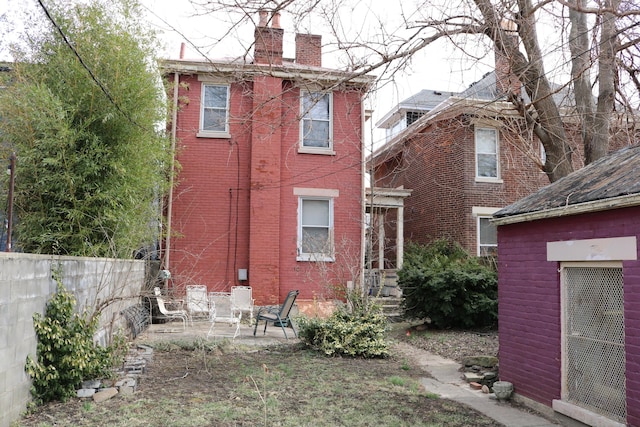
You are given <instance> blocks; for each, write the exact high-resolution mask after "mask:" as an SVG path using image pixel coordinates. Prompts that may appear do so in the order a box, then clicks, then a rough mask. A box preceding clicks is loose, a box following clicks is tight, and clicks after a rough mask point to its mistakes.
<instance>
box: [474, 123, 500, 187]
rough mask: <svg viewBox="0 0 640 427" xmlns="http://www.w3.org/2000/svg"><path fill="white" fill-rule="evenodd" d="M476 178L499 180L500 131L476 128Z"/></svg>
mask: <svg viewBox="0 0 640 427" xmlns="http://www.w3.org/2000/svg"><path fill="white" fill-rule="evenodd" d="M475 140H476V178H494V179H498V178H499V170H498V131H497V130H496V129H490V128H480V127H476V128H475Z"/></svg>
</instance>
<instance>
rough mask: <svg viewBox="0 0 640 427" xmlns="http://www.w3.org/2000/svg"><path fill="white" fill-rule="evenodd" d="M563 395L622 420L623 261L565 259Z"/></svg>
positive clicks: (623, 389) (612, 417) (572, 401)
mask: <svg viewBox="0 0 640 427" xmlns="http://www.w3.org/2000/svg"><path fill="white" fill-rule="evenodd" d="M562 280H563V304H562V305H563V319H564V320H563V323H564V324H563V354H562V356H563V395H562V400H564V401H567V402H569V403H572V404H575V405H577V406H580V407H582V408H585V409H587V410H590V411H592V412H596V413H598V414H600V415H603V416H605V417H607V418H610V419H612V420H615V421H618V422H622V423H624V422H625V420H626V412H627V410H626V391H625V379H624V373H625V348H624V317H623V313H624V311H623V292H622V291H623V280H622V266H621V265H615V264H607V265H601V266H598V265H597V264H590V263H582V264H577V265H576V263H564V264H563V266H562Z"/></svg>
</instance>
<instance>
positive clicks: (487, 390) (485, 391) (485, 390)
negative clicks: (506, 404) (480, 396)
mask: <svg viewBox="0 0 640 427" xmlns="http://www.w3.org/2000/svg"><path fill="white" fill-rule="evenodd" d="M490 391H491V390H489V387H487V385H486V384H485V385H483V386H482V392H483V393H484V394H489V392H490Z"/></svg>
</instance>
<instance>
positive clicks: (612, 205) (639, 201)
mask: <svg viewBox="0 0 640 427" xmlns="http://www.w3.org/2000/svg"><path fill="white" fill-rule="evenodd" d="M635 206H640V194H629V195H624V196H618V197H612V198H609V199H601V200H595V201H591V202H584V203H578V204H575V205H566V206H560V207H556V208H550V209H544V210H541V211H536V212H526V213H522V214H516V215H511V216H506V217H498V218H496V217H494V218H493V219H492V220H491V222H492V223H494V224H495V225H497V226H500V225H508V224H517V223H521V222H530V221H536V220H539V219H551V218H560V217H564V216H571V215H580V214H584V213H591V212H602V211H606V210H610V209H621V208H630V207H635Z"/></svg>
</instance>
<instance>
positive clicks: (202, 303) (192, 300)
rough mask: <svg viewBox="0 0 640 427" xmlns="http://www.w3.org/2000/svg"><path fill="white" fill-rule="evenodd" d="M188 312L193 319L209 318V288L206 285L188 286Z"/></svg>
mask: <svg viewBox="0 0 640 427" xmlns="http://www.w3.org/2000/svg"><path fill="white" fill-rule="evenodd" d="M186 289H187V310H189V314H190V315H191V318H193V316H198V315H200V316H208V315H209V301H208V300H207V287H206V286H205V285H187V287H186Z"/></svg>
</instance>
